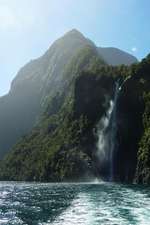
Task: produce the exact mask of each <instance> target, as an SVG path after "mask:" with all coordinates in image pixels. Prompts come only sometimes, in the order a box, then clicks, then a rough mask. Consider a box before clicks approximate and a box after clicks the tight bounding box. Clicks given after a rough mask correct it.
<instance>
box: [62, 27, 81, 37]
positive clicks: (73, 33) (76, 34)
mask: <svg viewBox="0 0 150 225" xmlns="http://www.w3.org/2000/svg"><path fill="white" fill-rule="evenodd" d="M66 35H67V36H68V35H69V36H78V37H82V38H83V37H84V35H83V34H82V33H81V32H80V31H78V30H77V29H72V30H70V31H68V32H67V33H66V34H65V36H66Z"/></svg>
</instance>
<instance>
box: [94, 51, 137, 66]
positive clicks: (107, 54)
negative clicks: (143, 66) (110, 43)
mask: <svg viewBox="0 0 150 225" xmlns="http://www.w3.org/2000/svg"><path fill="white" fill-rule="evenodd" d="M98 51H99V54H100V56H102V57H103V59H104V61H105V62H106V63H107V64H108V65H112V66H119V65H121V64H124V65H127V66H129V65H131V64H133V63H137V62H138V60H137V59H136V57H134V56H132V55H131V54H129V53H127V52H124V51H122V50H120V49H117V48H101V47H99V48H98Z"/></svg>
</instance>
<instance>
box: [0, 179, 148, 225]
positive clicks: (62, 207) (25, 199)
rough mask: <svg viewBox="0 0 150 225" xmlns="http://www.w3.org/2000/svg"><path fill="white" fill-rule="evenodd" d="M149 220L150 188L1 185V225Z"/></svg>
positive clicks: (142, 224)
mask: <svg viewBox="0 0 150 225" xmlns="http://www.w3.org/2000/svg"><path fill="white" fill-rule="evenodd" d="M149 218H150V188H149V187H144V186H136V185H130V186H128V185H119V184H113V183H87V184H82V183H77V184H71V183H66V184H65V183H64V184H38V183H5V182H2V183H0V224H1V225H5V224H10V225H13V224H15V225H19V224H29V225H30V224H31V225H32V224H33V225H34V224H35V225H36V224H38V225H42V224H43V225H48V224H52V225H71V224H72V225H76V224H83V225H101V224H102V225H119V224H120V225H132V224H133V225H136V224H137V225H146V224H150V220H149Z"/></svg>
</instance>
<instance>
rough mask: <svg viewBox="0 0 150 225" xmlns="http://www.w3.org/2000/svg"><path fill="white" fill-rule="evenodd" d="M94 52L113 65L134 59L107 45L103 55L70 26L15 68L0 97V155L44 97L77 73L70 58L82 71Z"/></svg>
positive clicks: (34, 116)
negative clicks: (45, 48) (6, 90)
mask: <svg viewBox="0 0 150 225" xmlns="http://www.w3.org/2000/svg"><path fill="white" fill-rule="evenodd" d="M97 50H98V51H97ZM82 51H84V53H83V54H81V52H82ZM98 54H99V59H101V61H105V62H106V63H109V64H113V65H114V64H116V65H117V64H119V63H121V64H122V63H124V64H129V63H133V62H137V60H136V59H135V58H134V57H131V56H129V55H127V54H126V53H124V52H122V51H120V50H115V53H114V50H113V49H111V48H110V49H107V54H106V49H103V48H97V47H96V46H95V45H94V43H92V42H91V41H90V40H89V39H87V38H85V37H84V36H83V35H82V34H81V33H80V32H79V31H77V30H75V29H74V30H72V31H70V32H68V33H67V34H65V35H64V36H63V37H62V38H60V39H59V40H57V41H55V42H54V44H53V45H52V46H51V47H50V48H49V50H48V51H47V52H46V53H45V54H44V55H43V56H42V57H40V58H38V59H35V60H31V61H30V62H29V63H28V64H27V65H25V66H24V67H23V68H22V69H21V70H20V71H19V73H18V74H17V76H16V78H15V79H14V80H13V82H12V85H11V89H10V92H9V93H8V95H6V96H3V97H1V98H0V124H1V126H0V158H3V156H4V155H5V154H6V153H7V152H8V151H9V149H10V148H11V147H12V146H13V145H14V144H15V143H16V142H17V141H18V140H19V139H20V138H21V137H22V136H24V135H26V134H28V133H29V131H31V129H32V128H33V127H34V126H35V125H36V124H37V123H38V121H39V118H40V116H41V115H42V112H43V111H44V109H45V105H46V102H47V99H48V98H50V97H52V96H55V95H56V93H57V92H61V91H62V90H63V89H64V88H65V87H66V86H67V85H69V84H70V82H71V80H72V79H73V78H74V77H76V76H77V74H76V68H72V61H73V60H75V61H76V64H77V65H78V66H79V64H81V69H82V70H83V69H84V65H82V63H81V62H82V61H88V60H89V58H90V57H89V56H90V55H95V56H96V57H97V56H98ZM114 54H115V57H114ZM78 56H79V58H78ZM112 56H113V57H112ZM118 56H121V57H118ZM75 57H76V59H75ZM114 59H115V61H114ZM120 59H121V60H120ZM103 63H104V62H103ZM72 70H74V71H72Z"/></svg>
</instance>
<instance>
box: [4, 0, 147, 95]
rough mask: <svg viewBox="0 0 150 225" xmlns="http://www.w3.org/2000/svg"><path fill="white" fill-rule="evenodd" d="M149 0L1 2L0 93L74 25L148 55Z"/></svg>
mask: <svg viewBox="0 0 150 225" xmlns="http://www.w3.org/2000/svg"><path fill="white" fill-rule="evenodd" d="M149 10H150V1H149V0H125V1H123V0H0V96H2V95H5V94H6V93H7V92H8V91H9V89H10V84H11V81H12V80H13V78H14V77H15V76H16V74H17V72H18V71H19V69H20V68H21V67H22V66H24V65H25V64H26V63H27V62H28V61H30V60H31V59H34V58H37V57H39V56H41V55H42V54H43V53H44V52H45V51H46V50H47V49H48V48H49V47H50V45H51V44H52V43H53V42H54V41H55V40H56V39H57V38H59V37H61V36H62V35H63V34H65V33H66V32H67V31H69V30H71V29H73V28H76V29H78V30H79V31H80V32H82V33H83V34H84V35H85V36H86V37H88V38H89V39H91V40H92V41H94V42H95V44H96V45H97V46H101V47H103V46H104V47H107V46H108V47H118V48H120V49H122V50H125V51H127V52H129V53H131V54H133V55H135V56H136V57H137V58H138V59H139V60H141V59H142V58H144V57H145V56H146V55H147V54H148V53H150V23H149V21H150V13H149Z"/></svg>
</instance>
